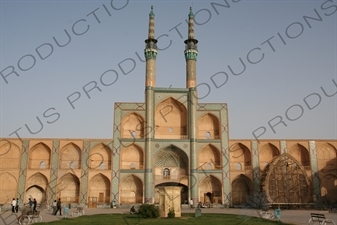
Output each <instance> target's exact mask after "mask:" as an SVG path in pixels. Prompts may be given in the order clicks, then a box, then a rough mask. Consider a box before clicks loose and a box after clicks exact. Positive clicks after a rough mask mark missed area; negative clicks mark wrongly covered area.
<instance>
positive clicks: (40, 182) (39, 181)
mask: <svg viewBox="0 0 337 225" xmlns="http://www.w3.org/2000/svg"><path fill="white" fill-rule="evenodd" d="M34 185H37V186H40V187H41V188H42V189H43V190H46V189H47V187H48V179H47V177H46V176H45V175H43V174H42V173H40V172H37V173H34V174H33V175H32V176H30V177H29V178H28V180H27V183H26V186H27V187H30V186H34Z"/></svg>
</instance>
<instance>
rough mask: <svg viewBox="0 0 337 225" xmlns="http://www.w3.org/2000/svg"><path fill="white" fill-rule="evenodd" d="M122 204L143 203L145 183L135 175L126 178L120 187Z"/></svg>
mask: <svg viewBox="0 0 337 225" xmlns="http://www.w3.org/2000/svg"><path fill="white" fill-rule="evenodd" d="M119 193H120V203H121V204H133V203H142V201H143V182H142V181H141V179H139V178H138V177H137V176H135V175H129V176H127V177H125V178H124V179H123V180H122V181H121V182H120V185H119Z"/></svg>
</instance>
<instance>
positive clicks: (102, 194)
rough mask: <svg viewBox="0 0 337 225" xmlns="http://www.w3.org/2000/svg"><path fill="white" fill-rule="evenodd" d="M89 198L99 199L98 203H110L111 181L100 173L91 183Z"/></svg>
mask: <svg viewBox="0 0 337 225" xmlns="http://www.w3.org/2000/svg"><path fill="white" fill-rule="evenodd" d="M89 197H97V199H98V203H109V202H110V180H109V179H108V178H107V177H106V176H104V175H103V174H101V173H99V174H96V175H95V176H94V177H92V178H91V179H90V181H89Z"/></svg>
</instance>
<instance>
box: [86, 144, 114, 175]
mask: <svg viewBox="0 0 337 225" xmlns="http://www.w3.org/2000/svg"><path fill="white" fill-rule="evenodd" d="M88 162H89V163H88V166H89V169H96V170H110V169H111V150H110V148H109V147H108V146H106V145H105V144H103V143H100V144H98V145H96V146H95V147H94V148H92V149H91V150H90V152H89V158H88Z"/></svg>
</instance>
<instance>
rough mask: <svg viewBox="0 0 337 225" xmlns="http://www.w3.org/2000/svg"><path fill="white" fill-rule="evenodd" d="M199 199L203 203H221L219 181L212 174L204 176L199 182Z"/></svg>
mask: <svg viewBox="0 0 337 225" xmlns="http://www.w3.org/2000/svg"><path fill="white" fill-rule="evenodd" d="M199 197H200V201H201V202H202V203H205V204H210V203H214V204H218V203H222V185H221V181H220V180H219V179H218V178H216V177H214V176H212V175H209V176H206V177H204V178H203V179H202V180H201V181H200V182H199Z"/></svg>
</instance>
